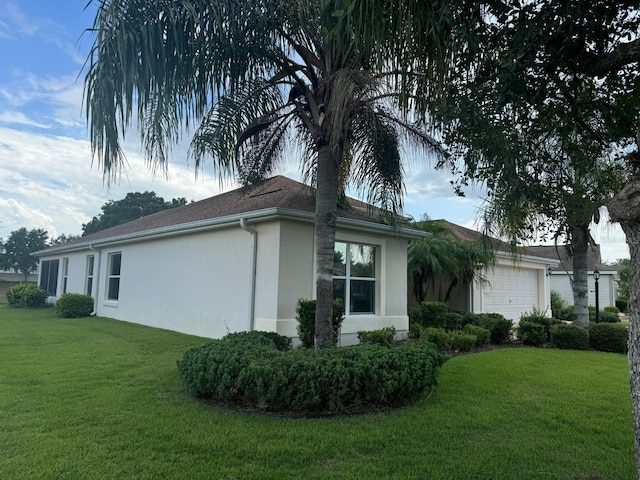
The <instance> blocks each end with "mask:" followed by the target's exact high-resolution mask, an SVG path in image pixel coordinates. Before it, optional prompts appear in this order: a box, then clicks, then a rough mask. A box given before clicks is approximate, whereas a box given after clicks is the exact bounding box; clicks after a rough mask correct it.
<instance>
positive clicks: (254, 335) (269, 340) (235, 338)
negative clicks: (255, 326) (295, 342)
mask: <svg viewBox="0 0 640 480" xmlns="http://www.w3.org/2000/svg"><path fill="white" fill-rule="evenodd" d="M225 339H226V340H227V341H231V342H236V343H245V344H250V345H256V346H259V345H262V346H266V347H273V348H275V349H276V350H280V351H282V352H286V351H287V350H291V339H290V338H289V337H285V336H284V335H280V334H279V333H276V332H265V331H262V330H252V331H250V332H234V333H229V334H227V335H226V337H225Z"/></svg>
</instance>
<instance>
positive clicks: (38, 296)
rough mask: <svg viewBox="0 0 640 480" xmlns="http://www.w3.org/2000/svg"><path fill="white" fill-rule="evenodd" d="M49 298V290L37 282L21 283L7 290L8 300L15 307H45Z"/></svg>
mask: <svg viewBox="0 0 640 480" xmlns="http://www.w3.org/2000/svg"><path fill="white" fill-rule="evenodd" d="M47 298H49V292H47V291H46V290H45V289H44V288H40V287H39V286H38V285H36V284H35V283H20V284H18V285H15V286H13V287H11V288H10V289H9V291H8V292H7V302H9V305H12V306H14V307H21V308H24V307H27V308H38V307H44V306H45V305H46V304H47Z"/></svg>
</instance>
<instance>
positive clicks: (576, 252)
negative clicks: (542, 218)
mask: <svg viewBox="0 0 640 480" xmlns="http://www.w3.org/2000/svg"><path fill="white" fill-rule="evenodd" d="M587 232H588V230H587V228H586V227H584V226H582V225H581V226H578V227H574V228H573V229H572V231H571V244H572V247H573V313H574V314H575V320H574V321H573V324H574V325H577V326H579V327H584V328H587V327H588V326H589V286H588V275H587V272H588V265H587V252H588V249H589V237H588V234H587Z"/></svg>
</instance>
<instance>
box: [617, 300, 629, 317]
mask: <svg viewBox="0 0 640 480" xmlns="http://www.w3.org/2000/svg"><path fill="white" fill-rule="evenodd" d="M616 307H618V310H620V311H621V312H622V313H627V312H628V311H629V301H628V300H623V299H621V298H618V299H617V300H616Z"/></svg>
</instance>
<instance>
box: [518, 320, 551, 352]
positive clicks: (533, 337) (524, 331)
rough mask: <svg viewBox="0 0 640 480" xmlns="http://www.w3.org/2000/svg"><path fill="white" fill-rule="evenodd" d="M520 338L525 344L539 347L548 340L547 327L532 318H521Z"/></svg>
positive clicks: (519, 326) (519, 325)
mask: <svg viewBox="0 0 640 480" xmlns="http://www.w3.org/2000/svg"><path fill="white" fill-rule="evenodd" d="M518 340H520V341H521V342H522V343H523V344H525V345H531V346H533V347H539V346H541V345H544V344H545V343H547V341H548V334H547V329H546V328H545V326H544V325H542V324H540V323H537V322H533V321H531V320H520V323H519V324H518Z"/></svg>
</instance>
